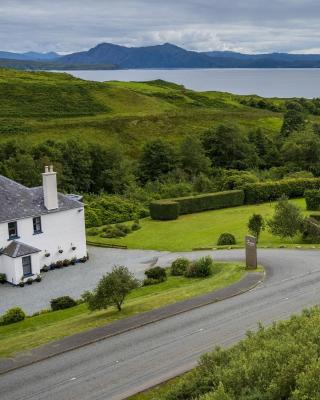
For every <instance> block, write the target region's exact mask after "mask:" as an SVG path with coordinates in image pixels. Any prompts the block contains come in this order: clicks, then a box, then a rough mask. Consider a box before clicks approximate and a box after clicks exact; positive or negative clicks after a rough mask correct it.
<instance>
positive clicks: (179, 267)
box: [171, 258, 190, 276]
mask: <svg viewBox="0 0 320 400" xmlns="http://www.w3.org/2000/svg"><path fill="white" fill-rule="evenodd" d="M189 264H190V261H189V260H187V259H186V258H177V259H176V260H175V261H173V263H172V264H171V275H173V276H179V275H184V274H185V273H186V270H187V268H188V266H189Z"/></svg>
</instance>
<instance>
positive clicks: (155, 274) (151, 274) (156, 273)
mask: <svg viewBox="0 0 320 400" xmlns="http://www.w3.org/2000/svg"><path fill="white" fill-rule="evenodd" d="M144 273H145V275H146V277H147V278H149V279H150V278H151V279H156V280H158V281H159V282H163V281H165V280H166V279H167V273H166V270H165V269H164V268H162V267H153V268H149V269H147V270H146V271H145V272H144Z"/></svg>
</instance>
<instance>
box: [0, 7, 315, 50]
mask: <svg viewBox="0 0 320 400" xmlns="http://www.w3.org/2000/svg"><path fill="white" fill-rule="evenodd" d="M319 24H320V2H319V1H318V0H304V1H302V0H269V1H268V2H264V1H262V0H224V1H221V0H174V1H172V0H170V1H169V0H161V1H158V0H54V1H51V0H28V1H25V0H1V2H0V43H1V50H7V51H29V50H36V51H52V50H53V51H59V52H64V53H65V52H73V51H81V50H85V49H88V48H90V47H92V46H95V45H96V44H98V43H101V42H113V43H118V44H122V45H128V46H141V45H151V44H159V43H164V42H172V43H174V44H177V45H180V46H183V47H185V48H187V49H190V50H197V51H204V50H236V51H242V52H247V53H255V52H270V51H288V52H295V51H296V52H300V53H303V52H310V51H311V50H313V49H314V51H315V52H319V47H320V46H319V39H320V35H319V33H318V26H319Z"/></svg>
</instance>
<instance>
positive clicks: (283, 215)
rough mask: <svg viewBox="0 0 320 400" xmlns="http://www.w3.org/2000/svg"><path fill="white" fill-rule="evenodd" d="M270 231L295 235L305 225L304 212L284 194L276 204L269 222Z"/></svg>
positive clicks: (280, 234) (282, 234) (277, 234)
mask: <svg viewBox="0 0 320 400" xmlns="http://www.w3.org/2000/svg"><path fill="white" fill-rule="evenodd" d="M267 224H268V227H269V230H270V232H271V233H272V234H273V235H275V236H280V237H282V238H285V237H293V236H295V235H296V234H297V233H298V232H299V231H301V229H302V226H303V218H302V213H301V210H300V208H299V207H297V206H296V205H294V204H292V203H289V201H288V198H287V197H285V196H282V197H281V198H280V200H279V201H278V203H277V204H276V206H275V212H274V215H273V217H272V218H271V219H270V220H269V221H268V222H267Z"/></svg>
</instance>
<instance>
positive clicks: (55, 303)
mask: <svg viewBox="0 0 320 400" xmlns="http://www.w3.org/2000/svg"><path fill="white" fill-rule="evenodd" d="M76 305H77V302H76V301H75V300H74V299H73V298H71V297H70V296H61V297H57V298H55V299H52V300H51V301H50V306H51V310H52V311H57V310H64V309H65V308H71V307H74V306H76Z"/></svg>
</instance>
